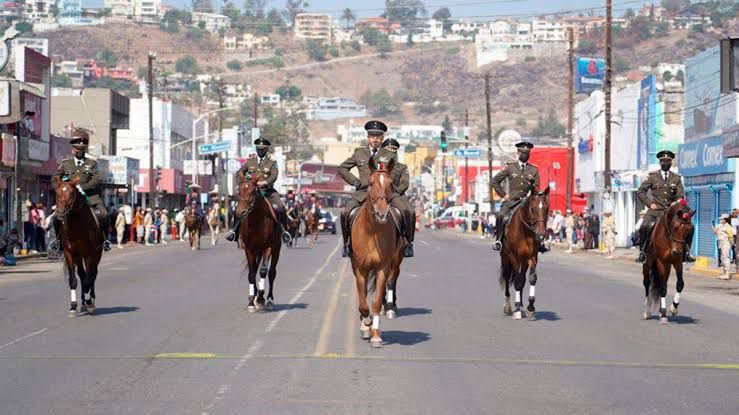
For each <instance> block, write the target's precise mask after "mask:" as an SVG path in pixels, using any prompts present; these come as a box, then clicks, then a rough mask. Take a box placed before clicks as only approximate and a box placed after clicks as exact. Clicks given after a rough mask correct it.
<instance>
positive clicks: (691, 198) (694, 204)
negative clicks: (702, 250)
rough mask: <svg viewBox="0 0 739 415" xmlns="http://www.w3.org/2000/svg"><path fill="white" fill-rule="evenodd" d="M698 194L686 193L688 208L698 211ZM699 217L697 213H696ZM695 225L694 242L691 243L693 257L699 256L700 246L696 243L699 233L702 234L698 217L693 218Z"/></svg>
mask: <svg viewBox="0 0 739 415" xmlns="http://www.w3.org/2000/svg"><path fill="white" fill-rule="evenodd" d="M698 195H699V193H698V192H693V191H690V192H686V193H685V200H687V201H688V206H690V208H691V209H693V210H698ZM696 215H697V213H696ZM693 225H694V226H695V233H694V235H693V240H692V241H691V250H690V251H691V252H692V253H693V255H698V253H697V247H698V244H697V243H696V242H695V241H696V239H697V237H698V232H700V226H699V224H698V216H694V217H693Z"/></svg>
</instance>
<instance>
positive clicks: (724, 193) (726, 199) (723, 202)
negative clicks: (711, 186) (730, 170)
mask: <svg viewBox="0 0 739 415" xmlns="http://www.w3.org/2000/svg"><path fill="white" fill-rule="evenodd" d="M731 208H732V207H731V191H730V190H728V189H722V190H721V191H719V193H718V214H719V216H721V215H723V214H724V213H726V214H731Z"/></svg>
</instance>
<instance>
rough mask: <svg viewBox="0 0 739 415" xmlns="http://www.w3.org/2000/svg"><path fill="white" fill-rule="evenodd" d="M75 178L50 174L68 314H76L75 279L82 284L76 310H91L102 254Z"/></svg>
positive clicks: (91, 218) (101, 240)
mask: <svg viewBox="0 0 739 415" xmlns="http://www.w3.org/2000/svg"><path fill="white" fill-rule="evenodd" d="M78 183H79V177H73V178H72V179H70V180H64V179H62V178H60V177H59V176H54V188H55V190H56V217H57V219H59V220H60V221H61V222H62V237H61V245H62V248H63V249H64V264H65V271H66V273H67V276H68V278H69V290H70V298H71V299H70V306H69V313H70V316H74V315H75V314H76V313H77V278H76V277H75V275H74V272H75V269H76V270H77V275H79V277H80V282H81V283H82V290H81V292H80V296H81V297H82V307H81V308H80V312H85V311H86V312H87V313H88V314H90V315H91V314H94V313H95V279H96V278H97V276H98V264H100V258H101V257H102V255H103V236H102V234H101V232H100V230H99V229H98V226H97V223H96V221H95V217H94V216H93V213H92V210H91V209H90V206H89V205H88V204H87V203H86V202H85V197H84V196H83V195H82V193H80V192H79V191H78V190H77V184H78Z"/></svg>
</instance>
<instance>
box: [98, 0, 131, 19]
mask: <svg viewBox="0 0 739 415" xmlns="http://www.w3.org/2000/svg"><path fill="white" fill-rule="evenodd" d="M134 3H135V0H105V3H104V4H105V8H106V9H110V14H111V15H112V16H118V17H128V16H133V15H134V13H135V12H134V6H135V5H134Z"/></svg>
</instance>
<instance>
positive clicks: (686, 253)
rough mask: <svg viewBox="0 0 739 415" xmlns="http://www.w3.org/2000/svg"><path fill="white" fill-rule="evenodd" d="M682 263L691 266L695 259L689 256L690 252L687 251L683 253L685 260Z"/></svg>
mask: <svg viewBox="0 0 739 415" xmlns="http://www.w3.org/2000/svg"><path fill="white" fill-rule="evenodd" d="M683 262H687V263H689V264H692V263H693V262H695V258H694V257H693V255H690V252H689V251H686V252H685V258H683Z"/></svg>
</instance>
